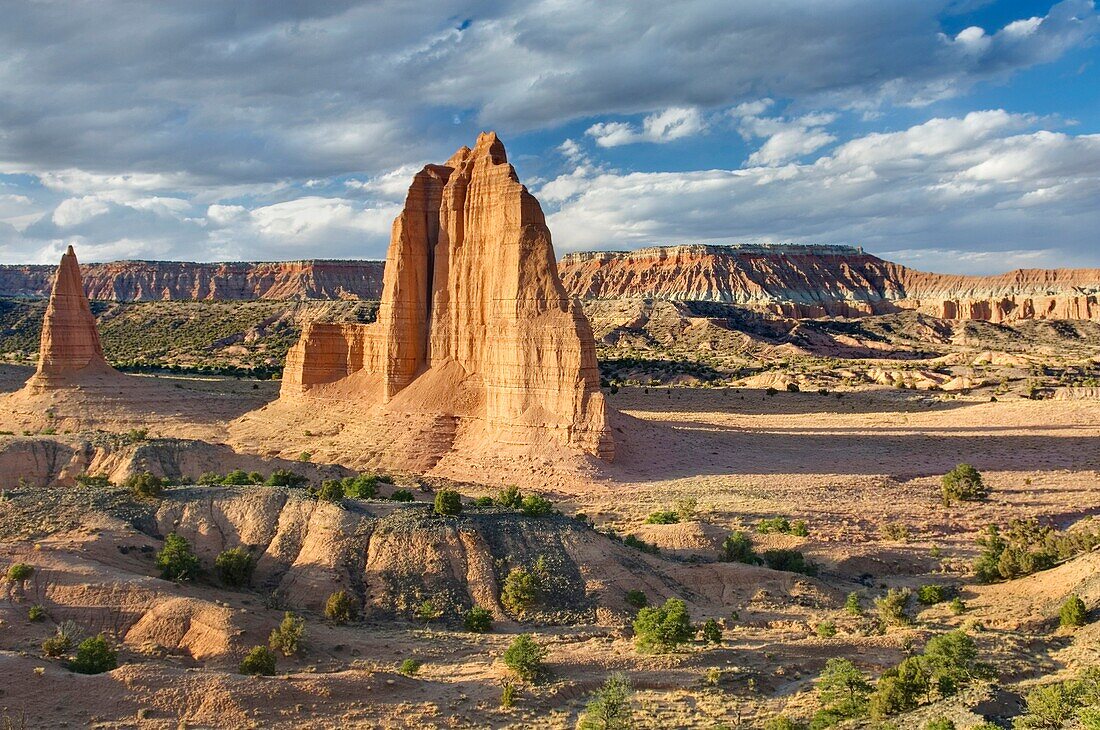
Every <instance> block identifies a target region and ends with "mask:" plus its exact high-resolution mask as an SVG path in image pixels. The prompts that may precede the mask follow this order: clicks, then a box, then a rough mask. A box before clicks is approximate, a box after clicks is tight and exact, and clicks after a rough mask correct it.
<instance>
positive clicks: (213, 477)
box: [195, 471, 223, 487]
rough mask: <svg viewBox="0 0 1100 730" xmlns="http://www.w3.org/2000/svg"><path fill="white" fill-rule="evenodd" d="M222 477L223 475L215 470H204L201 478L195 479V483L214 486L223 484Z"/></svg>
mask: <svg viewBox="0 0 1100 730" xmlns="http://www.w3.org/2000/svg"><path fill="white" fill-rule="evenodd" d="M222 478H223V477H222V475H221V474H218V473H217V472H215V471H204V472H203V473H202V474H201V475H199V478H198V479H196V480H195V483H196V484H200V485H202V486H204V487H212V486H215V485H218V484H221V483H222Z"/></svg>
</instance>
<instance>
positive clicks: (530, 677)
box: [504, 634, 546, 682]
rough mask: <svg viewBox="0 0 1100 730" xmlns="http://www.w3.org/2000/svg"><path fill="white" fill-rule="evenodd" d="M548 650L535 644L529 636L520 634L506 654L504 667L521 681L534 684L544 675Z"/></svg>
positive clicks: (513, 640)
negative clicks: (544, 663) (544, 664)
mask: <svg viewBox="0 0 1100 730" xmlns="http://www.w3.org/2000/svg"><path fill="white" fill-rule="evenodd" d="M544 659H546V649H544V648H542V647H541V646H539V645H538V644H537V643H535V640H534V639H532V638H531V636H530V635H529V634H520V635H519V636H517V637H516V638H514V639H512V643H511V644H510V645H509V646H508V648H507V649H506V650H505V652H504V665H505V666H506V667H508V668H509V669H511V670H512V671H513V672H515V673H516V676H518V677H519V678H520V679H522V680H524V681H527V682H533V681H535V680H536V679H538V677H539V676H540V675H541V674H542V673H543V671H544V669H543V660H544Z"/></svg>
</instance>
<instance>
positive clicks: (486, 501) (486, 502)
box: [474, 497, 496, 507]
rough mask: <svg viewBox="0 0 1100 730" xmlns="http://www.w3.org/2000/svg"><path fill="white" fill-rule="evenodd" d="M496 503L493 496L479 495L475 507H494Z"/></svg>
mask: <svg viewBox="0 0 1100 730" xmlns="http://www.w3.org/2000/svg"><path fill="white" fill-rule="evenodd" d="M494 504H496V502H494V501H493V498H492V497H478V498H477V499H475V500H474V506H475V507H492V506H493V505H494Z"/></svg>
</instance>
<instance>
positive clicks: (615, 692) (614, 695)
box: [577, 673, 634, 730]
mask: <svg viewBox="0 0 1100 730" xmlns="http://www.w3.org/2000/svg"><path fill="white" fill-rule="evenodd" d="M633 695H634V688H633V687H632V686H631V684H630V680H629V679H628V678H627V676H626V675H625V674H621V673H615V674H612V675H611V676H610V677H608V678H607V680H606V681H604V683H603V686H602V687H600V688H599V689H598V690H596V691H595V692H594V693H593V694H592V699H590V700H589V701H588V703H587V704H586V705H585V706H584V713H583V714H582V715H581V719H580V722H578V723H577V730H628V729H629V728H632V727H634V710H633V709H632V708H631V706H630V702H631V699H632V697H633Z"/></svg>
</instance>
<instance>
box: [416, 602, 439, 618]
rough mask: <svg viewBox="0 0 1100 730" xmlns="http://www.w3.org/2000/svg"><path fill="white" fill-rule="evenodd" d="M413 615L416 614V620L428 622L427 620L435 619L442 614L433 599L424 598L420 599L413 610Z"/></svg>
mask: <svg viewBox="0 0 1100 730" xmlns="http://www.w3.org/2000/svg"><path fill="white" fill-rule="evenodd" d="M413 615H414V616H416V618H417V620H418V621H423V622H424V623H428V622H429V621H436V620H438V619H440V618H442V616H443V609H442V608H440V607H439V606H437V605H435V602H434V601H431V600H425V601H421V602H420V604H419V605H417V607H416V609H415V610H414V611H413Z"/></svg>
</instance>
